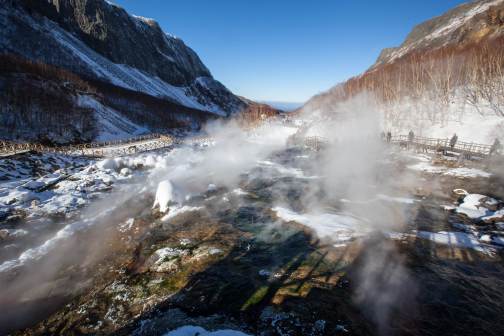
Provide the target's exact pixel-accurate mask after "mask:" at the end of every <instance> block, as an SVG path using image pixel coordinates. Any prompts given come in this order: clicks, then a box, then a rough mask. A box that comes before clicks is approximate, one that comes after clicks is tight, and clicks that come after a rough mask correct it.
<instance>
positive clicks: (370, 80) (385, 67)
mask: <svg viewBox="0 0 504 336" xmlns="http://www.w3.org/2000/svg"><path fill="white" fill-rule="evenodd" d="M503 97H504V0H479V1H474V2H470V3H466V4H463V5H460V6H458V7H456V8H454V9H452V10H450V11H448V12H446V13H445V14H443V15H441V16H438V17H435V18H433V19H431V20H428V21H426V22H424V23H421V24H419V25H418V26H416V27H414V28H413V30H412V31H411V33H410V34H409V35H408V36H407V38H406V40H405V41H404V42H403V43H402V44H401V45H400V46H399V47H395V48H387V49H384V50H383V51H382V52H381V54H380V56H379V57H378V59H377V61H376V63H375V64H373V65H372V66H371V67H370V68H369V70H367V71H366V72H364V73H363V74H361V75H358V76H356V77H353V78H350V79H349V80H348V81H346V82H344V83H340V84H337V85H335V86H334V87H333V88H331V89H329V90H328V91H326V92H323V93H321V94H318V95H316V96H314V97H312V98H311V99H310V100H309V101H308V102H307V103H306V104H305V105H304V106H303V107H302V108H301V109H299V110H298V111H299V112H301V113H311V114H312V115H315V116H319V117H322V118H327V117H330V116H331V115H332V116H334V115H335V114H337V111H340V110H342V108H341V105H342V103H343V102H347V103H346V104H345V105H344V107H345V108H347V107H348V106H351V105H352V104H351V102H352V101H355V100H357V101H355V103H356V104H354V105H355V106H361V107H362V101H366V103H367V104H368V105H369V106H368V107H367V108H368V109H374V111H375V112H376V113H379V116H380V118H379V119H380V120H381V123H382V125H381V128H382V129H383V130H390V131H392V132H393V133H394V134H397V133H402V134H406V133H408V131H409V130H413V131H414V132H415V134H419V135H424V136H431V137H440V138H445V137H450V136H451V135H453V133H457V134H459V137H460V138H463V139H465V140H472V141H477V142H480V143H492V142H493V141H494V139H495V138H501V139H503V140H504V98H503ZM348 102H350V104H349V103H348ZM345 108H343V109H345Z"/></svg>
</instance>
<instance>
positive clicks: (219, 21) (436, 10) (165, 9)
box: [113, 0, 465, 102]
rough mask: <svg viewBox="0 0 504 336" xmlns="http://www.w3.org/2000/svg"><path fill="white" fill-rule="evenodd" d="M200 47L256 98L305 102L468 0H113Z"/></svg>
mask: <svg viewBox="0 0 504 336" xmlns="http://www.w3.org/2000/svg"><path fill="white" fill-rule="evenodd" d="M113 2H115V3H117V4H118V5H120V6H122V7H123V8H125V9H126V10H127V11H128V12H129V13H131V14H136V15H140V16H145V17H150V18H153V19H155V20H156V21H158V22H159V24H160V25H161V27H162V28H163V29H164V30H165V31H166V32H168V33H171V34H174V35H176V36H178V37H180V38H181V39H183V40H184V41H185V43H186V44H187V45H188V46H190V47H191V48H192V49H194V50H195V51H196V52H197V53H198V55H199V56H200V58H201V59H202V61H203V62H204V63H205V64H206V65H207V67H208V68H209V69H210V71H211V72H212V74H213V76H214V77H215V78H216V79H218V80H219V81H221V82H222V83H223V84H224V85H226V86H227V87H228V88H229V89H231V90H232V91H233V92H234V93H236V94H239V95H243V96H245V97H248V98H251V99H256V100H273V101H288V102H302V101H305V100H307V99H308V98H309V97H311V96H312V95H314V94H316V93H319V92H321V91H324V90H326V89H328V88H330V87H331V86H333V85H334V84H336V83H338V82H341V81H344V80H345V79H347V78H349V77H352V76H355V75H358V74H359V73H361V72H362V71H364V70H366V69H367V68H368V67H369V66H370V65H371V64H372V63H373V62H374V61H375V59H376V57H377V56H378V54H379V53H380V50H381V49H382V48H384V47H390V46H396V45H399V44H400V43H401V42H402V40H403V39H404V38H405V37H406V35H407V34H408V32H409V31H410V30H411V28H412V27H413V26H414V25H416V24H418V23H420V22H422V21H425V20H426V19H429V18H431V17H433V16H437V15H440V14H442V13H443V12H445V11H446V10H448V9H450V8H452V7H454V6H456V5H458V4H460V3H463V2H465V1H462V0H384V1H379V0H360V1H359V0H345V1H343V0H311V1H309V0H177V1H172V0H113Z"/></svg>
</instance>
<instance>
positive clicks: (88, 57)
mask: <svg viewBox="0 0 504 336" xmlns="http://www.w3.org/2000/svg"><path fill="white" fill-rule="evenodd" d="M0 28H1V33H0V50H1V53H2V55H7V56H8V57H11V58H12V57H15V58H16V59H18V60H19V62H20V63H23V62H32V63H36V64H38V65H39V66H42V67H43V66H44V65H48V66H51V67H54V68H57V69H60V70H61V71H66V72H70V73H72V74H75V75H76V76H77V77H78V78H79V79H80V80H84V81H86V82H88V83H91V85H90V86H92V87H93V88H94V89H98V88H99V89H103V87H107V88H108V90H109V91H110V90H113V91H114V92H116V97H115V100H116V101H117V99H119V98H121V99H123V100H125V101H128V100H131V101H130V103H125V102H123V103H122V104H120V105H122V108H121V109H120V110H114V112H113V113H114V114H117V115H118V117H117V118H115V117H113V118H108V119H109V120H108V121H107V122H101V124H100V120H101V119H103V118H101V117H103V116H105V117H109V116H107V115H106V114H107V113H105V114H103V113H102V114H101V115H95V118H94V119H95V120H97V122H98V124H97V125H95V126H96V128H97V129H98V131H95V132H94V133H95V135H96V136H100V129H103V128H104V127H105V128H107V127H108V128H116V130H115V133H117V134H118V133H124V132H126V133H129V132H128V131H127V130H124V129H119V130H117V128H121V125H119V124H118V125H110V120H111V119H115V120H120V119H121V118H122V117H121V115H131V114H132V111H131V110H130V106H132V105H133V106H137V107H138V105H139V104H140V103H139V101H138V97H139V96H142V97H143V98H142V100H150V101H154V100H158V101H162V102H163V103H161V105H163V106H164V107H166V106H167V104H168V105H169V106H171V107H172V108H171V109H170V110H169V111H166V110H165V112H166V113H175V114H177V116H174V118H175V117H176V118H177V119H179V120H180V119H184V120H185V122H186V123H187V122H190V123H191V122H192V121H193V120H189V119H190V118H189V119H188V118H186V117H187V114H184V112H185V111H187V110H189V111H191V113H190V114H197V112H198V111H199V112H200V115H201V117H202V118H203V119H205V118H207V117H210V118H211V117H212V116H211V115H212V114H213V115H216V116H223V117H227V116H230V115H231V114H234V113H236V112H239V111H241V110H242V109H244V108H245V107H246V104H244V103H243V101H242V100H240V99H239V98H237V97H236V96H234V95H233V94H232V93H231V92H230V91H229V90H228V89H227V88H226V87H224V86H223V85H222V84H221V83H219V82H218V81H216V80H215V79H214V78H213V77H212V75H211V73H210V71H209V70H208V69H207V68H206V66H205V65H204V64H203V63H202V62H201V60H200V59H199V57H198V55H197V54H196V53H195V52H194V51H193V50H192V49H190V48H189V47H187V46H186V45H185V44H184V42H183V41H182V40H181V39H179V38H177V37H174V36H171V35H169V34H165V33H164V32H163V31H162V30H161V28H160V26H159V24H158V23H157V22H155V21H154V20H151V19H146V18H141V17H136V16H133V15H130V14H128V13H127V12H126V11H125V10H124V9H122V8H121V7H118V6H116V5H113V4H111V3H109V2H106V1H104V0H69V1H59V0H51V1H41V0H6V1H2V2H0ZM7 70H8V69H7ZM18 70H19V67H18ZM22 73H23V71H22V70H21V71H18V74H21V77H23V76H22ZM11 75H12V72H9V73H8V74H7V73H5V72H4V73H2V74H0V76H1V77H2V79H3V81H4V82H5V80H7V77H8V76H11ZM39 75H40V73H39ZM31 80H33V78H30V81H31ZM17 81H18V84H19V82H20V77H19V76H18V78H17ZM60 84H61V83H60ZM33 85H34V83H29V84H27V86H33ZM112 87H117V89H112ZM93 91H94V92H93V93H97V94H98V95H101V96H104V95H103V92H101V91H100V90H93ZM119 91H121V94H117V92H119ZM53 93H54V94H56V92H53ZM14 94H17V92H14ZM62 94H63V92H62ZM67 94H68V93H67ZM83 94H84V93H83V92H72V96H74V98H75V99H73V101H74V105H75V107H76V108H80V107H82V106H81V105H82V104H81V103H82V101H87V102H89V100H90V99H94V100H96V99H97V97H91V98H90V97H87V98H85V99H81V98H79V97H80V96H82V95H83ZM133 96H134V97H136V98H133ZM148 97H152V98H148ZM0 99H2V100H3V101H10V100H11V97H6V96H5V94H4V95H3V97H0ZM14 99H17V98H14ZM109 100H110V99H109ZM104 104H105V102H104V101H103V99H98V101H97V102H95V103H93V104H91V105H94V107H95V108H94V109H95V110H97V108H96V106H98V105H102V106H100V107H99V109H101V110H104V109H109V110H110V108H111V107H110V106H103V105H104ZM105 105H106V104H105ZM116 105H117V104H116ZM85 107H86V108H90V104H89V103H86V104H85ZM116 107H117V106H116ZM179 107H181V108H179ZM28 108H29V107H26V106H25V109H28ZM91 108H92V107H91ZM159 109H160V108H158V110H159ZM12 110H16V109H15V108H13V107H12V106H11V107H10V108H9V111H7V110H6V107H5V106H3V109H2V110H1V111H0V127H3V126H9V125H6V120H7V119H12V113H15V111H12ZM39 112H40V111H39ZM45 112H46V113H51V111H50V110H46V111H45ZM143 113H144V114H145V115H144V116H143V117H142V119H143V120H144V122H145V123H144V124H137V125H136V128H137V131H140V130H144V131H145V130H146V129H150V128H152V127H151V126H152V125H155V126H156V127H163V126H166V128H172V126H173V125H163V124H161V125H160V124H159V123H158V119H159V118H150V117H149V113H151V112H150V111H148V110H146V111H143ZM7 114H10V116H9V115H7ZM154 114H155V113H154ZM91 119H92V118H91ZM102 121H103V120H102ZM127 122H128V121H127ZM129 122H131V123H133V124H135V123H136V122H137V120H129ZM112 123H113V122H112ZM95 124H96V123H95ZM193 124H198V121H195V123H193ZM17 126H19V125H17ZM192 126H196V127H197V125H192ZM10 127H11V128H12V124H10ZM18 128H19V127H18ZM28 128H29V127H28ZM27 131H28V133H29V131H30V129H28V130H27ZM87 131H88V132H87V133H88V134H91V133H93V132H89V130H87ZM112 133H114V132H112ZM106 136H107V135H105V136H104V137H106ZM21 137H24V136H21Z"/></svg>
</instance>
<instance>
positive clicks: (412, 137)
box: [408, 130, 415, 149]
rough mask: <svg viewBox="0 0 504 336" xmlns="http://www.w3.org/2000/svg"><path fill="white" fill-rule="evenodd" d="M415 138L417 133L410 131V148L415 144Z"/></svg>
mask: <svg viewBox="0 0 504 336" xmlns="http://www.w3.org/2000/svg"><path fill="white" fill-rule="evenodd" d="M414 139H415V133H413V131H412V130H410V131H409V133H408V149H409V148H410V147H411V146H413V140H414Z"/></svg>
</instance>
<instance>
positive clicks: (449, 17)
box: [372, 0, 504, 68]
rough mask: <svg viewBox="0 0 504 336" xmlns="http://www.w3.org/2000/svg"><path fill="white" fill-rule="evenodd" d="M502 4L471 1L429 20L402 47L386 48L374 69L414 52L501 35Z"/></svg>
mask: <svg viewBox="0 0 504 336" xmlns="http://www.w3.org/2000/svg"><path fill="white" fill-rule="evenodd" d="M502 3H503V2H502V0H483V1H474V2H469V3H466V4H462V5H460V6H457V7H455V8H453V9H452V10H450V11H448V12H446V13H445V14H443V15H441V16H438V17H435V18H433V19H430V20H428V21H425V22H423V23H421V24H419V25H417V26H415V27H414V28H413V30H412V31H411V32H410V33H409V34H408V36H407V37H406V39H405V40H404V42H403V43H402V44H401V45H400V46H399V47H397V48H386V49H383V51H382V52H381V54H380V56H379V57H378V60H377V61H376V63H375V64H374V65H373V67H372V68H374V67H376V66H378V65H382V64H386V63H391V62H393V61H394V60H396V59H397V58H399V57H401V56H404V55H406V54H408V53H411V52H416V51H419V50H429V49H433V48H439V47H442V46H446V45H450V44H459V43H462V44H464V43H468V42H471V41H478V40H481V39H482V38H483V37H488V36H490V35H497V34H501V33H502V30H503V26H502V21H503V20H504V12H503V11H502V8H499V5H501V4H502Z"/></svg>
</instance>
